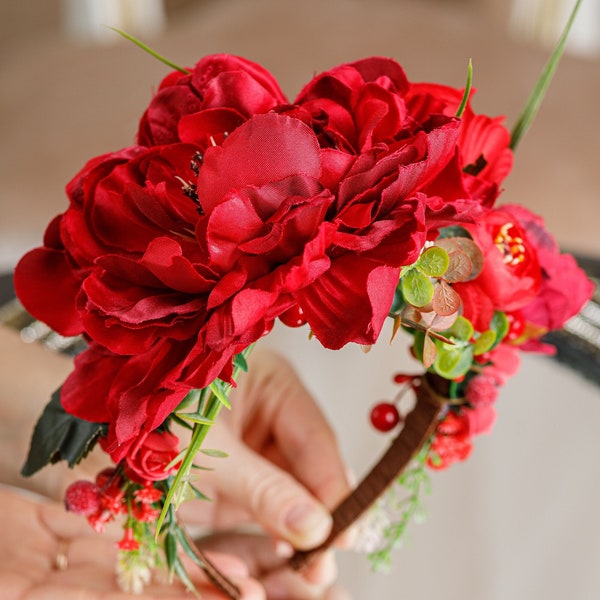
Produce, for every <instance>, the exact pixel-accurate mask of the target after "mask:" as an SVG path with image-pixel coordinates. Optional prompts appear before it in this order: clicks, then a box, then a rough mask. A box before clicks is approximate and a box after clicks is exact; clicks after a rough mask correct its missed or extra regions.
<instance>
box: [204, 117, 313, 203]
mask: <svg viewBox="0 0 600 600" xmlns="http://www.w3.org/2000/svg"><path fill="white" fill-rule="evenodd" d="M299 173H302V174H305V175H309V176H312V177H314V178H316V179H318V178H319V175H320V173H321V161H320V154H319V143H318V141H317V138H316V136H315V134H314V133H313V132H312V131H311V130H310V129H309V128H308V127H307V126H306V125H305V124H304V123H302V121H299V120H298V119H293V118H291V117H286V116H284V115H277V114H274V113H270V114H266V115H256V116H255V117H253V118H252V119H250V120H249V121H247V122H246V123H244V124H243V125H241V126H240V127H238V128H237V129H236V130H235V131H234V132H233V133H232V134H231V135H230V136H229V137H228V138H227V139H226V140H225V142H224V143H223V146H222V147H217V146H214V147H211V148H208V150H207V151H206V155H205V157H204V164H203V166H202V168H201V169H200V176H199V177H198V195H199V197H200V198H202V207H203V208H204V210H205V211H206V212H210V211H211V210H212V209H213V208H214V207H215V206H216V205H217V204H218V203H219V202H220V201H221V200H222V199H223V197H224V196H225V194H227V192H229V191H230V190H235V189H239V188H241V187H245V186H248V185H254V186H261V185H264V184H265V183H268V182H270V181H277V180H280V179H284V178H285V177H289V176H290V175H296V174H299Z"/></svg>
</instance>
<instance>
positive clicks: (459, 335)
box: [447, 316, 475, 342]
mask: <svg viewBox="0 0 600 600" xmlns="http://www.w3.org/2000/svg"><path fill="white" fill-rule="evenodd" d="M447 333H448V335H449V336H450V337H453V338H456V339H457V340H461V341H462V342H468V341H469V340H470V339H471V337H472V336H473V334H474V333H475V329H474V328H473V325H472V323H471V321H469V319H466V318H465V317H463V316H460V317H457V318H456V321H454V325H452V327H450V329H448V331H447Z"/></svg>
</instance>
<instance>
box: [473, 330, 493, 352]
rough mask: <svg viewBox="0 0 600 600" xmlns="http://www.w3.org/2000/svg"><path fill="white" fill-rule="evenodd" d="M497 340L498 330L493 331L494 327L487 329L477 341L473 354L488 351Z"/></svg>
mask: <svg viewBox="0 0 600 600" xmlns="http://www.w3.org/2000/svg"><path fill="white" fill-rule="evenodd" d="M495 341H496V332H495V331H493V330H492V329H488V330H487V331H484V332H483V333H482V334H481V335H480V336H479V337H478V338H477V340H476V341H475V346H474V348H473V354H474V355H475V356H479V355H480V354H484V353H485V352H488V351H489V350H490V349H491V348H492V346H493V345H494V342H495Z"/></svg>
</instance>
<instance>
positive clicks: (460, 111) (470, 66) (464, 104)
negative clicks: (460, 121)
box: [456, 59, 473, 118]
mask: <svg viewBox="0 0 600 600" xmlns="http://www.w3.org/2000/svg"><path fill="white" fill-rule="evenodd" d="M472 84H473V61H472V60H471V59H469V64H468V66H467V84H466V85H465V93H464V94H463V97H462V100H461V103H460V106H459V107H458V110H457V111H456V116H457V117H459V118H460V117H462V115H463V113H464V112H465V108H467V102H468V101H469V96H470V95H471V86H472Z"/></svg>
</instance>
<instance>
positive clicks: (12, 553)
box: [0, 488, 265, 600]
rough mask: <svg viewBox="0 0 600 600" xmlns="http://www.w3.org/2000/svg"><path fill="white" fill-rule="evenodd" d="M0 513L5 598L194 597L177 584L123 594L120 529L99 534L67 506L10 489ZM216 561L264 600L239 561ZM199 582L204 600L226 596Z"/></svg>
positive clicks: (0, 499) (248, 599) (252, 598)
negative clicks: (118, 543)
mask: <svg viewBox="0 0 600 600" xmlns="http://www.w3.org/2000/svg"><path fill="white" fill-rule="evenodd" d="M0 512H1V513H2V515H3V516H4V524H3V527H2V536H1V537H0V590H1V591H2V594H1V595H2V598H3V599H5V600H17V599H21V598H27V600H43V599H46V598H61V600H134V599H135V600H153V599H154V598H158V597H160V598H162V599H163V600H164V599H167V600H168V599H175V598H189V593H188V592H186V591H185V589H184V588H183V586H182V585H181V584H180V583H179V582H177V581H175V582H174V583H173V584H152V585H149V586H147V587H146V589H145V590H144V593H143V594H141V595H133V594H128V593H125V592H122V591H120V590H119V588H118V585H117V581H116V578H115V574H114V570H115V561H116V557H117V549H116V545H115V539H118V538H117V537H116V536H118V535H119V529H118V528H116V529H115V530H114V531H113V532H110V531H108V532H107V533H106V534H105V535H98V534H97V533H95V532H94V531H92V529H91V528H90V527H89V525H88V524H87V523H86V522H85V520H83V519H81V518H80V517H78V516H76V515H73V514H69V513H67V512H65V509H64V506H62V505H60V504H58V503H53V502H47V501H39V500H37V499H35V498H33V497H29V496H25V495H23V493H22V492H20V491H15V490H11V489H9V488H0ZM120 533H121V534H122V531H121V532H120ZM113 534H114V535H113ZM214 561H215V563H216V564H217V565H218V566H219V568H220V569H221V570H222V571H223V572H224V573H225V574H226V575H227V576H228V577H230V578H231V579H233V580H234V581H235V583H236V584H237V585H238V586H239V587H240V589H241V591H242V598H243V599H244V600H263V599H264V598H265V595H264V590H263V589H262V587H261V586H260V585H259V584H258V583H257V582H256V581H255V580H253V579H250V577H249V576H248V569H247V568H246V567H245V566H244V564H243V563H241V562H240V561H239V559H236V558H235V557H231V556H226V555H220V556H214ZM190 572H191V567H190ZM194 579H195V584H196V586H197V589H198V590H199V591H200V592H201V594H202V598H203V599H204V600H223V599H225V598H226V596H224V595H223V594H221V593H220V592H218V591H217V590H216V589H215V588H214V586H213V585H212V584H210V583H209V582H208V581H207V580H206V578H204V576H203V575H202V574H198V576H197V577H195V578H194Z"/></svg>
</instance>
